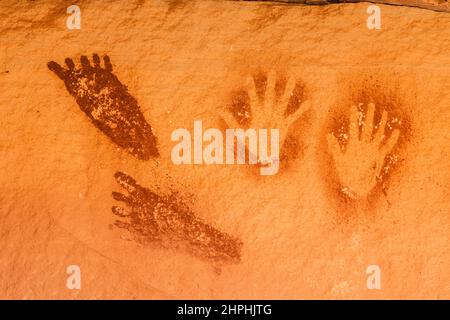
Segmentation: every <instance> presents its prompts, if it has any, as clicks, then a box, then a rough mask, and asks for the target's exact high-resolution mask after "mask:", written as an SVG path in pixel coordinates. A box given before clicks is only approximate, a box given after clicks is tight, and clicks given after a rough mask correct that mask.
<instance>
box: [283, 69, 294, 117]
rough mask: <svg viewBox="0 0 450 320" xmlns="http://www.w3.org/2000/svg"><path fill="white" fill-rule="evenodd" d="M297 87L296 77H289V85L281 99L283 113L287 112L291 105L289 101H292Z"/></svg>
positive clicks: (287, 84)
mask: <svg viewBox="0 0 450 320" xmlns="http://www.w3.org/2000/svg"><path fill="white" fill-rule="evenodd" d="M295 85H296V80H295V78H294V77H289V79H288V81H287V83H286V87H285V89H284V93H283V96H282V97H281V101H280V102H281V103H280V105H281V108H282V110H281V112H283V113H284V111H285V110H286V108H287V106H288V104H289V100H290V99H291V97H292V95H293V94H294V89H295Z"/></svg>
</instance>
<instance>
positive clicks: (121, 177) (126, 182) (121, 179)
mask: <svg viewBox="0 0 450 320" xmlns="http://www.w3.org/2000/svg"><path fill="white" fill-rule="evenodd" d="M114 177H115V178H116V181H117V183H118V184H119V185H120V186H121V187H123V188H124V189H125V190H127V191H128V192H129V193H132V192H134V191H135V190H136V186H137V183H136V180H134V179H133V178H132V177H130V176H129V175H127V174H126V173H123V172H120V171H118V172H116V173H115V174H114Z"/></svg>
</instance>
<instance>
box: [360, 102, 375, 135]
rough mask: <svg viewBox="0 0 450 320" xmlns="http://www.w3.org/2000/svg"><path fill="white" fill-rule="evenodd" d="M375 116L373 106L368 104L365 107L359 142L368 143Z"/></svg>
mask: <svg viewBox="0 0 450 320" xmlns="http://www.w3.org/2000/svg"><path fill="white" fill-rule="evenodd" d="M374 114H375V104H373V103H369V104H368V105H367V113H366V116H365V117H364V126H363V127H362V129H361V140H362V141H364V142H370V140H371V139H372V133H373V117H374Z"/></svg>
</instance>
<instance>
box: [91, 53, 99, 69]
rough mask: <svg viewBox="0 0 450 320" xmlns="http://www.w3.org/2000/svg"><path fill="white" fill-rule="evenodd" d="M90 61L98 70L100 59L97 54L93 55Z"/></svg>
mask: <svg viewBox="0 0 450 320" xmlns="http://www.w3.org/2000/svg"><path fill="white" fill-rule="evenodd" d="M92 61H94V66H95V67H96V68H100V57H99V56H98V54H96V53H94V54H93V55H92Z"/></svg>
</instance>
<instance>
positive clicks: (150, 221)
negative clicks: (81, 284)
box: [112, 172, 242, 264]
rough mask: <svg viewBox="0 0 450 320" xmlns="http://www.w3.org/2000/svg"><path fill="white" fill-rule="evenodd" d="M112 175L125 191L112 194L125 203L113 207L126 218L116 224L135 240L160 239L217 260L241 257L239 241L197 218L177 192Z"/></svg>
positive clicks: (224, 261) (221, 261) (120, 173)
mask: <svg viewBox="0 0 450 320" xmlns="http://www.w3.org/2000/svg"><path fill="white" fill-rule="evenodd" d="M115 178H116V180H117V182H118V184H119V185H120V186H121V187H122V188H124V189H125V190H126V191H127V192H128V195H124V194H122V193H119V192H113V194H112V196H113V198H114V199H115V200H117V201H120V202H123V203H124V204H125V205H126V207H127V209H125V208H124V207H119V206H114V207H112V212H113V213H114V214H115V215H117V216H119V217H121V218H123V219H125V221H124V220H123V219H122V220H118V221H116V223H115V225H116V226H117V227H120V228H125V229H127V230H128V231H129V232H130V233H131V234H132V236H133V237H134V238H135V239H136V240H137V241H138V242H140V243H142V244H148V243H150V242H152V241H160V242H163V243H164V244H165V245H167V246H171V247H175V248H182V249H186V250H187V251H189V252H191V253H192V254H194V255H195V256H198V257H201V258H204V259H208V260H210V261H212V262H214V263H219V264H220V263H237V262H239V261H240V255H241V247H242V243H241V241H240V240H238V239H236V238H234V237H232V236H230V235H228V234H226V233H223V232H221V231H219V230H217V229H215V228H213V227H212V226H210V225H208V224H206V223H204V222H203V221H202V220H200V219H199V218H197V217H196V216H195V215H194V213H193V212H192V211H191V209H190V208H189V206H188V205H187V204H186V202H185V201H183V200H182V196H181V195H180V194H179V193H177V192H172V193H170V194H168V195H160V194H157V193H155V192H153V191H151V190H150V189H147V188H144V187H142V186H140V185H139V184H138V183H137V182H136V181H135V180H134V179H133V178H132V177H130V176H129V175H127V174H125V173H123V172H117V173H116V174H115Z"/></svg>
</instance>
